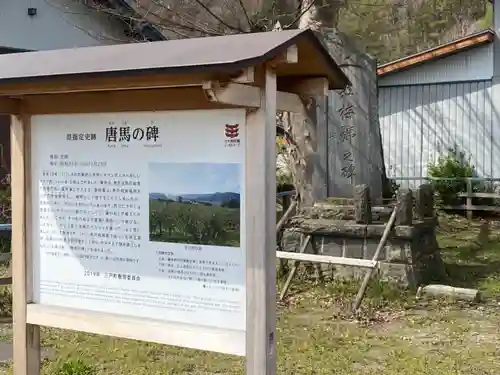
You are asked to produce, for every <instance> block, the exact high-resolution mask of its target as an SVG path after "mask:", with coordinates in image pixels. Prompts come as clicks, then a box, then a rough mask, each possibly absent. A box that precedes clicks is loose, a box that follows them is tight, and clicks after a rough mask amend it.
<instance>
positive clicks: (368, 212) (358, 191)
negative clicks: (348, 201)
mask: <svg viewBox="0 0 500 375" xmlns="http://www.w3.org/2000/svg"><path fill="white" fill-rule="evenodd" d="M354 218H355V220H356V223H358V224H370V223H371V222H372V203H371V200H370V188H369V187H368V185H365V184H363V185H356V188H355V189H354Z"/></svg>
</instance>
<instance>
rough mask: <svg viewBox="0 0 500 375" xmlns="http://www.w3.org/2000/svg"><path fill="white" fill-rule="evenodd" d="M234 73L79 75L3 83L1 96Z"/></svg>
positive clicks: (197, 80) (199, 80)
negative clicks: (84, 76)
mask: <svg viewBox="0 0 500 375" xmlns="http://www.w3.org/2000/svg"><path fill="white" fill-rule="evenodd" d="M231 74H233V75H234V73H233V72H228V73H227V74H225V75H223V76H221V75H214V74H210V73H203V74H201V73H200V74H189V75H187V74H186V75H164V74H151V75H138V76H135V75H134V76H128V75H124V76H120V77H97V78H96V77H89V78H85V79H82V77H78V78H67V77H64V78H53V79H51V80H50V81H49V80H35V81H30V82H26V83H13V84H9V83H2V84H1V85H0V96H19V95H34V94H61V93H74V92H86V91H112V90H140V89H155V88H156V89H158V88H173V87H193V86H198V87H201V86H202V84H203V82H205V81H209V80H220V81H229V80H230V77H231Z"/></svg>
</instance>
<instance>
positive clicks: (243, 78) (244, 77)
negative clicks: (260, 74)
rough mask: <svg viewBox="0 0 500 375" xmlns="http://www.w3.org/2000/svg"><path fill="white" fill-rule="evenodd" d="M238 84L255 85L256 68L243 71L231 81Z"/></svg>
mask: <svg viewBox="0 0 500 375" xmlns="http://www.w3.org/2000/svg"><path fill="white" fill-rule="evenodd" d="M231 81H232V82H236V83H255V68H254V67H253V66H251V67H249V68H246V69H244V70H243V73H241V74H240V75H239V76H237V77H235V78H233V79H231Z"/></svg>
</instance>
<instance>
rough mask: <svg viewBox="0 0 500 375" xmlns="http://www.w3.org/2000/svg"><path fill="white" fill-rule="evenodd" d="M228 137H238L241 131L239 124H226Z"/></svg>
mask: <svg viewBox="0 0 500 375" xmlns="http://www.w3.org/2000/svg"><path fill="white" fill-rule="evenodd" d="M225 133H226V137H227V138H231V139H232V138H236V137H237V136H238V135H239V133H240V125H239V124H234V125H229V124H228V125H226V131H225Z"/></svg>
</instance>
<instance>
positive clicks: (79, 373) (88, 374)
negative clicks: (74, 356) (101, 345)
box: [57, 359, 97, 375]
mask: <svg viewBox="0 0 500 375" xmlns="http://www.w3.org/2000/svg"><path fill="white" fill-rule="evenodd" d="M57 375H97V369H96V368H95V367H94V366H91V365H89V364H86V363H84V362H83V361H82V360H80V359H78V360H76V361H75V360H70V361H67V362H64V363H63V365H62V366H61V367H60V368H59V370H58V371H57Z"/></svg>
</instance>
